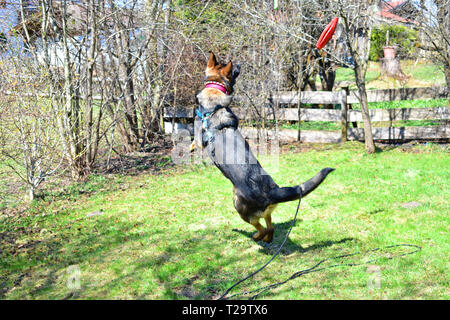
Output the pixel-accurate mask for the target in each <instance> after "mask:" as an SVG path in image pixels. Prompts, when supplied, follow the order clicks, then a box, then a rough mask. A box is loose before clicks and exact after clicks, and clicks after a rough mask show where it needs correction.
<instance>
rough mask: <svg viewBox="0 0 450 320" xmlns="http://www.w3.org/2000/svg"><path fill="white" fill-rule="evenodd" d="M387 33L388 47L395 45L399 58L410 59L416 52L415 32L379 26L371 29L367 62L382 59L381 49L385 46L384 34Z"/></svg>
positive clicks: (396, 27) (409, 29) (398, 27)
mask: <svg viewBox="0 0 450 320" xmlns="http://www.w3.org/2000/svg"><path fill="white" fill-rule="evenodd" d="M388 31H389V43H388V45H397V46H398V50H397V55H398V56H399V57H400V58H410V57H411V56H412V55H413V54H414V53H415V50H416V47H415V43H416V40H417V31H416V30H414V29H411V28H408V27H404V26H389V25H381V26H379V27H376V28H373V29H372V36H371V38H370V52H369V60H371V61H378V60H379V59H380V58H383V56H384V54H383V47H384V46H385V45H386V34H387V32H388Z"/></svg>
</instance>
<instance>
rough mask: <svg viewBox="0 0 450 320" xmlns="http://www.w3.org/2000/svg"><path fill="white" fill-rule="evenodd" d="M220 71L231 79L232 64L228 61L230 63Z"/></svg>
mask: <svg viewBox="0 0 450 320" xmlns="http://www.w3.org/2000/svg"><path fill="white" fill-rule="evenodd" d="M222 70H223V73H225V74H226V75H227V76H228V77H229V78H230V79H231V77H232V75H231V72H232V71H233V62H231V60H230V62H228V64H227V65H226V66H225V67H223V69H222Z"/></svg>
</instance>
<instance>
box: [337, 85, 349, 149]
mask: <svg viewBox="0 0 450 320" xmlns="http://www.w3.org/2000/svg"><path fill="white" fill-rule="evenodd" d="M339 100H340V104H341V135H342V137H341V142H346V141H347V128H348V121H347V115H348V112H347V92H346V91H345V90H342V91H341V96H340V99H339Z"/></svg>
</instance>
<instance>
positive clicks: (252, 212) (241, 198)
mask: <svg viewBox="0 0 450 320" xmlns="http://www.w3.org/2000/svg"><path fill="white" fill-rule="evenodd" d="M211 55H212V56H211ZM211 55H210V61H209V63H208V69H207V76H206V77H205V79H207V78H208V74H209V76H211V73H212V70H211V67H210V65H212V64H213V63H211V61H212V62H215V57H214V55H213V54H212V53H211ZM229 64H231V62H230V63H229ZM224 67H225V65H219V66H218V67H216V69H218V70H219V71H220V69H221V68H224ZM208 70H209V71H208ZM239 73H240V68H239V66H237V67H235V68H234V69H233V71H232V72H231V71H230V72H229V75H228V77H226V76H225V78H228V79H226V80H227V81H228V82H225V81H224V82H223V83H224V85H226V86H227V88H228V89H229V91H230V92H232V89H233V87H232V86H233V84H234V82H235V80H236V78H237V76H238V75H239ZM218 78H224V76H223V75H221V77H218ZM218 78H217V77H216V79H215V80H214V81H216V80H217V79H218ZM205 90H217V89H204V90H203V91H205ZM217 91H219V90H217ZM204 95H206V98H205V97H204ZM216 96H217V98H215V97H216ZM197 97H198V98H199V99H198V101H199V103H200V104H201V106H200V110H201V112H202V113H203V114H208V113H210V114H211V115H210V116H209V117H208V119H207V120H206V127H204V128H203V130H202V144H203V146H204V147H206V148H207V152H208V155H209V157H210V158H211V160H212V161H213V163H214V164H215V165H216V166H217V167H218V168H219V170H220V171H221V172H222V173H223V175H224V176H225V177H226V178H228V179H229V180H230V181H231V182H232V183H233V186H234V206H235V208H236V210H237V211H238V212H239V215H240V216H241V218H242V219H243V220H244V221H246V222H248V223H251V224H252V225H253V226H255V227H256V229H257V230H258V232H257V233H256V234H255V235H254V236H253V238H254V239H255V240H261V239H263V240H264V241H266V242H271V241H272V237H273V227H272V224H271V216H270V215H271V212H272V211H273V209H274V208H275V205H276V204H278V203H281V202H286V201H292V200H296V199H299V197H300V195H301V196H303V197H304V196H306V195H307V194H308V193H310V192H311V191H313V190H314V189H315V188H317V187H318V186H319V185H320V183H321V182H322V181H323V180H324V179H325V178H326V176H327V175H328V174H329V173H330V172H331V171H333V170H334V169H333V168H325V169H322V170H321V171H320V172H319V173H318V174H317V175H316V176H314V177H313V178H311V179H309V180H308V181H306V182H304V183H303V184H301V185H298V186H294V187H279V186H278V185H277V184H276V183H275V182H274V181H273V179H272V177H271V176H270V175H269V174H268V173H267V172H266V171H265V170H264V169H263V168H262V167H261V165H260V163H259V162H258V160H257V159H256V157H255V156H254V154H253V153H252V151H251V150H250V147H249V145H248V143H247V141H246V140H245V139H244V137H243V136H242V134H241V133H240V131H239V130H238V123H239V120H238V118H237V117H236V115H235V114H234V113H233V112H232V111H231V109H230V108H229V107H228V105H222V104H215V102H214V101H217V102H221V101H220V100H221V99H222V98H223V97H221V96H220V93H219V94H218V95H217V94H216V92H214V93H213V92H210V93H209V94H208V92H203V93H202V92H201V93H200V94H199V95H198V96H197ZM228 103H229V102H228ZM260 218H264V219H265V220H266V223H267V229H264V228H263V227H262V226H261V224H260V223H259V219H260Z"/></svg>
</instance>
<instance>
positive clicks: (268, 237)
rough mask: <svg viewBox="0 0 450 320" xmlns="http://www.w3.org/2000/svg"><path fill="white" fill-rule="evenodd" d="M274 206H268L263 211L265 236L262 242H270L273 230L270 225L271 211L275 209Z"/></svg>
mask: <svg viewBox="0 0 450 320" xmlns="http://www.w3.org/2000/svg"><path fill="white" fill-rule="evenodd" d="M275 207H276V205H270V206H268V207H267V209H266V211H264V220H265V221H266V226H267V227H266V235H265V237H264V238H263V241H264V242H268V243H270V242H272V239H273V232H274V228H273V225H272V211H273V210H274V209H275Z"/></svg>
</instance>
